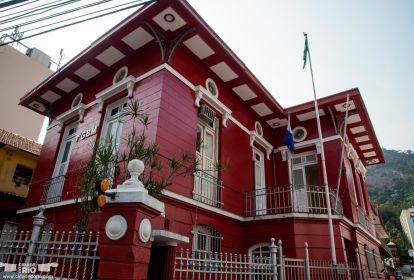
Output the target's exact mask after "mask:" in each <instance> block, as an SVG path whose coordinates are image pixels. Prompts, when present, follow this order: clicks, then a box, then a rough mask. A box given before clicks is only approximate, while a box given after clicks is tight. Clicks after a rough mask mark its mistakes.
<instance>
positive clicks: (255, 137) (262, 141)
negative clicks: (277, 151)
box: [249, 131, 273, 160]
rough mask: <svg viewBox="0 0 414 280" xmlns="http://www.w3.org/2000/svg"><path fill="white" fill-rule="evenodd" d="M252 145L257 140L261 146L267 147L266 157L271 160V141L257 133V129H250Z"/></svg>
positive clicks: (251, 145)
mask: <svg viewBox="0 0 414 280" xmlns="http://www.w3.org/2000/svg"><path fill="white" fill-rule="evenodd" d="M249 134H250V147H252V148H253V147H254V146H253V142H254V141H256V142H257V143H258V144H259V145H260V146H262V147H263V148H265V149H266V158H267V159H268V160H270V154H271V153H272V150H273V146H272V145H270V143H269V142H267V141H266V140H265V139H264V138H263V137H261V136H260V135H259V134H257V132H256V131H250V132H249Z"/></svg>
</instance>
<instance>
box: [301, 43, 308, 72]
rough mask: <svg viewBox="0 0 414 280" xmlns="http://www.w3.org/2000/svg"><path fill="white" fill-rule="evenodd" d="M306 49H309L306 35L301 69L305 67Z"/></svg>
mask: <svg viewBox="0 0 414 280" xmlns="http://www.w3.org/2000/svg"><path fill="white" fill-rule="evenodd" d="M308 51H309V47H308V37H307V36H306V39H305V49H304V50H303V68H302V69H305V65H306V60H307V58H308Z"/></svg>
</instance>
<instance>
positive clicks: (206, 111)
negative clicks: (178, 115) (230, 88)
mask: <svg viewBox="0 0 414 280" xmlns="http://www.w3.org/2000/svg"><path fill="white" fill-rule="evenodd" d="M198 117H199V118H200V119H201V120H203V121H205V122H206V123H207V124H210V123H213V122H214V119H215V118H216V112H214V111H213V110H212V109H211V108H209V107H208V106H207V105H205V104H202V105H201V106H200V108H198Z"/></svg>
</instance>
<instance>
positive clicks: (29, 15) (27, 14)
mask: <svg viewBox="0 0 414 280" xmlns="http://www.w3.org/2000/svg"><path fill="white" fill-rule="evenodd" d="M78 1H81V0H70V1H66V2H63V3H58V4H55V5H52V6H48V7H43V8H39V9H37V10H34V11H31V12H27V13H25V14H22V15H17V16H14V17H11V18H7V19H4V20H1V21H0V24H4V23H9V22H12V21H16V20H20V19H24V18H27V17H31V16H36V15H40V14H43V13H46V12H49V11H51V10H53V9H57V8H61V7H63V6H66V5H69V4H73V3H76V2H78ZM45 9H47V10H45ZM41 10H45V11H42V12H39V13H36V14H34V12H37V11H41Z"/></svg>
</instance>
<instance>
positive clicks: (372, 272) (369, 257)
mask: <svg viewBox="0 0 414 280" xmlns="http://www.w3.org/2000/svg"><path fill="white" fill-rule="evenodd" d="M364 250H365V255H366V256H367V263H368V269H369V274H370V275H371V277H377V273H376V271H375V265H374V259H373V258H372V253H371V249H370V248H369V247H368V245H365V247H364Z"/></svg>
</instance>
